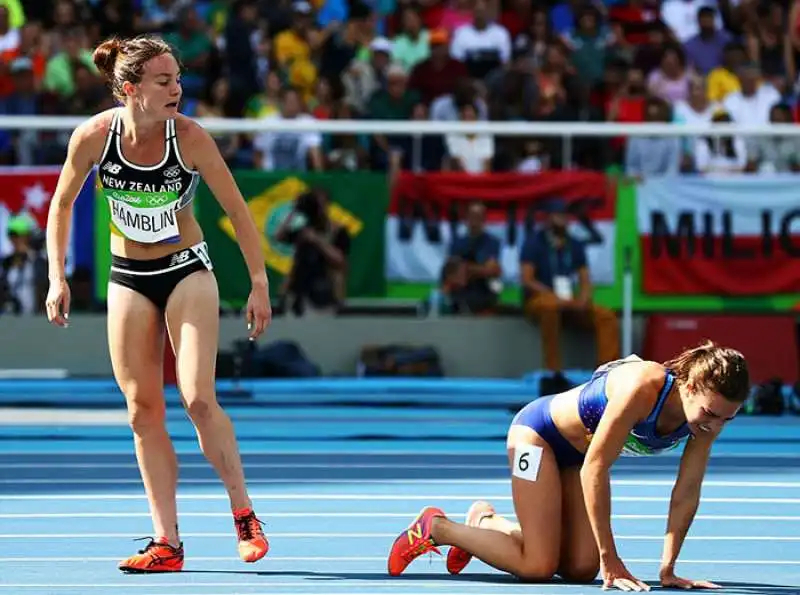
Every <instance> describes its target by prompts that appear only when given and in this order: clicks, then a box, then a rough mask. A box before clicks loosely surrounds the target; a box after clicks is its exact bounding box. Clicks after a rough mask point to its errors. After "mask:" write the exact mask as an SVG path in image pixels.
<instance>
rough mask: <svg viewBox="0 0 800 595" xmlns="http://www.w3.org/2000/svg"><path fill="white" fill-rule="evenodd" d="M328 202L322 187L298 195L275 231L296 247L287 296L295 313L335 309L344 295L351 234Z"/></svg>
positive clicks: (300, 314)
mask: <svg viewBox="0 0 800 595" xmlns="http://www.w3.org/2000/svg"><path fill="white" fill-rule="evenodd" d="M329 205H330V197H329V196H328V194H327V193H326V192H324V191H323V190H320V189H314V190H311V191H309V192H307V193H305V194H303V195H301V196H300V197H298V199H297V202H296V203H295V207H294V209H293V210H292V212H291V213H290V214H289V215H288V216H287V217H286V219H285V220H284V222H283V223H282V224H281V226H280V228H279V229H278V232H277V239H278V241H281V242H288V243H291V244H293V245H294V249H295V251H294V260H293V263H292V270H291V272H290V273H289V281H288V283H287V296H286V297H287V298H288V299H289V301H290V304H289V308H290V311H291V312H293V313H294V314H295V315H297V316H303V315H308V314H310V313H317V314H323V313H327V314H332V313H335V312H336V311H337V310H338V309H339V308H340V307H341V305H342V304H343V303H344V300H345V297H346V286H347V270H348V266H347V265H348V257H349V254H350V241H351V240H350V234H349V233H348V232H347V229H345V228H344V227H343V226H340V225H337V224H335V223H333V222H332V221H331V220H330V217H329V216H328V208H329Z"/></svg>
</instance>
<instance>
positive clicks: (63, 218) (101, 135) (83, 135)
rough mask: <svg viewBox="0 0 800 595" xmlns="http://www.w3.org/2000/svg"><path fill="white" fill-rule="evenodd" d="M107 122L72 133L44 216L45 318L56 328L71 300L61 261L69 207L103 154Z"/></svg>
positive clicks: (92, 122)
mask: <svg viewBox="0 0 800 595" xmlns="http://www.w3.org/2000/svg"><path fill="white" fill-rule="evenodd" d="M107 120H108V117H107V116H106V114H98V115H97V116H94V117H93V118H91V119H89V120H87V121H86V122H84V123H82V124H81V125H80V126H78V127H77V128H76V129H75V130H74V131H73V132H72V135H71V136H70V140H69V145H68V146H67V158H66V161H65V162H64V165H63V166H62V168H61V173H60V174H59V177H58V183H57V185H56V190H55V193H54V194H53V198H52V200H51V201H50V210H49V212H48V215H47V261H48V267H49V273H48V276H49V279H50V291H49V292H48V299H47V317H48V319H49V320H50V321H51V322H53V323H55V324H57V325H58V326H66V323H67V321H66V317H67V315H68V314H69V300H70V297H69V288H68V287H67V282H66V274H65V272H64V260H65V258H66V253H67V243H68V242H69V229H70V222H71V221H72V206H73V205H74V204H75V200H76V199H77V198H78V193H79V192H80V191H81V188H82V187H83V184H84V182H85V181H86V176H88V175H89V172H90V171H91V170H92V167H93V166H94V163H95V160H96V159H97V158H98V156H99V155H100V152H101V151H102V147H103V143H104V142H105V131H106V129H107V128H108V121H107ZM104 126H105V128H104Z"/></svg>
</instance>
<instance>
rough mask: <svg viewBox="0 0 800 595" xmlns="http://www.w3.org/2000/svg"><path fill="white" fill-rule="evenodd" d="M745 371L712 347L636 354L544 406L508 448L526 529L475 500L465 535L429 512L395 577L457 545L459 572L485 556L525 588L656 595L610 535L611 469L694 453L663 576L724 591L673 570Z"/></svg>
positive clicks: (514, 428) (685, 460) (519, 422)
mask: <svg viewBox="0 0 800 595" xmlns="http://www.w3.org/2000/svg"><path fill="white" fill-rule="evenodd" d="M749 385H750V380H749V374H748V371H747V363H746V361H745V359H744V357H743V356H742V354H741V353H739V352H738V351H735V350H733V349H727V348H723V347H718V346H716V345H714V344H713V343H706V344H705V345H702V346H700V347H696V348H694V349H690V350H688V351H685V352H684V353H682V354H680V355H679V356H678V357H676V358H675V359H674V360H672V361H670V362H667V363H666V364H665V365H661V364H658V363H655V362H649V361H642V360H641V359H639V358H638V357H635V356H632V357H629V358H626V359H624V360H617V361H614V362H611V363H609V364H605V365H604V366H601V367H600V368H598V369H597V371H596V372H595V373H594V375H593V376H592V378H591V380H589V382H587V383H586V384H583V385H581V386H578V387H575V388H573V389H571V390H569V391H566V392H564V393H560V394H558V395H554V396H550V397H545V398H541V399H537V400H535V401H533V402H531V403H530V404H528V405H527V406H525V407H524V408H523V409H522V410H521V411H520V412H519V413H518V414H517V415H516V417H515V418H514V420H513V421H512V422H511V427H510V429H509V432H508V440H507V449H508V457H509V464H510V466H511V475H512V477H511V490H512V494H513V501H514V510H515V512H516V516H517V519H518V521H519V524H515V523H512V522H511V521H509V520H507V519H504V518H503V517H501V516H499V515H497V514H495V513H494V509H493V508H492V507H491V505H490V504H488V503H486V502H476V503H475V504H473V505H472V507H471V508H470V510H469V512H468V513H467V523H466V525H462V524H458V523H454V522H452V521H450V520H448V519H447V518H446V517H445V515H444V513H443V512H442V511H441V510H439V509H437V508H432V507H428V508H425V509H423V511H422V512H421V513H420V515H419V516H418V517H417V518H416V519H415V520H414V522H413V523H412V524H411V525H410V526H409V527H408V528H407V529H406V531H404V532H403V533H402V534H400V536H399V537H398V538H397V540H396V541H395V542H394V544H393V546H392V549H391V553H390V555H389V574H391V575H398V574H400V573H401V572H403V570H405V568H406V567H407V566H408V565H409V564H410V563H411V562H412V561H413V560H414V559H415V558H417V557H418V556H420V555H422V554H424V553H426V552H429V551H436V552H437V553H438V550H437V549H436V547H437V546H438V545H449V546H453V547H451V548H450V551H449V552H448V555H447V569H448V571H449V572H450V573H452V574H458V573H459V572H461V571H462V570H463V569H464V567H465V566H466V565H467V564H468V563H469V561H470V559H471V558H472V556H477V557H478V558H479V559H481V560H483V561H484V562H486V563H487V564H489V565H491V566H493V567H495V568H498V569H500V570H504V571H506V572H509V573H512V574H514V575H516V576H518V577H520V578H523V579H527V580H536V581H542V580H548V579H550V578H551V577H552V576H553V575H554V574H559V575H560V576H561V577H562V578H564V579H565V580H567V581H574V582H588V581H592V580H594V578H595V576H597V573H598V571H599V572H600V573H601V577H602V580H603V586H604V587H617V588H620V589H622V590H625V591H628V590H634V591H641V590H649V587H648V586H647V585H646V584H645V583H643V582H642V581H640V580H638V579H636V578H635V577H634V576H632V575H631V573H630V572H628V570H627V568H625V565H624V564H623V563H622V560H620V558H619V555H618V553H617V549H616V546H615V544H614V538H613V535H612V532H611V490H610V483H609V469H610V467H611V465H612V463H613V462H614V461H615V460H616V459H617V457H618V456H619V455H620V453H621V452H625V453H628V454H635V455H649V454H655V453H658V452H662V451H664V450H668V449H670V448H674V447H676V446H677V445H678V444H679V442H680V441H682V440H683V439H684V438H687V437H690V438H691V439H690V440H689V441H688V443H687V444H686V447H685V449H684V451H683V455H682V458H681V463H680V470H679V471H678V477H677V480H676V482H675V487H674V489H673V491H672V499H671V502H670V510H669V520H668V522H667V532H666V537H665V541H664V552H663V556H662V561H661V569H660V578H661V584H662V585H664V586H674V587H682V588H691V587H701V588H713V587H716V585H714V584H713V583H709V582H707V581H692V580H687V579H683V578H679V577H677V576H676V575H675V562H676V560H677V558H678V552H679V551H680V549H681V545H682V544H683V540H684V538H685V537H686V533H687V531H688V530H689V526H690V525H691V523H692V519H693V518H694V514H695V512H696V511H697V507H698V505H699V503H700V486H701V484H702V481H703V476H704V475H705V470H706V465H707V463H708V457H709V454H710V452H711V444H712V443H713V441H714V439H715V438H716V437H717V436H718V435H719V433H720V431H721V430H722V427H723V426H724V424H725V422H726V421H729V420H730V419H732V418H733V417H734V416H735V415H736V412H737V411H738V410H739V407H740V406H741V404H742V402H743V401H744V400H745V399H746V398H747V394H748V390H749Z"/></svg>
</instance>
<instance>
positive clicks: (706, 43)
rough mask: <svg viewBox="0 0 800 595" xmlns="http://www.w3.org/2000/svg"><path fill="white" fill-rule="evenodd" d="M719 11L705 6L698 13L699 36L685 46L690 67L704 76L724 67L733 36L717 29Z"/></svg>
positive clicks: (691, 39) (692, 38)
mask: <svg viewBox="0 0 800 595" xmlns="http://www.w3.org/2000/svg"><path fill="white" fill-rule="evenodd" d="M716 18H717V11H716V10H715V9H714V7H713V6H703V7H701V8H700V9H699V10H698V11H697V26H698V28H699V29H700V30H699V32H698V33H697V35H695V36H694V37H691V38H690V39H689V40H688V41H687V42H686V43H685V44H684V46H683V49H684V51H685V52H686V59H687V61H688V63H689V65H690V66H691V67H692V68H693V69H694V70H695V71H696V72H697V73H699V74H702V75H703V76H705V75H707V74H708V73H710V72H711V71H712V70H714V69H715V68H717V67H718V66H721V65H722V61H723V57H724V54H725V47H726V46H727V45H728V43H730V41H731V35H730V33H728V31H726V30H724V29H717V23H716Z"/></svg>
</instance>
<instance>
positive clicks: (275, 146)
mask: <svg viewBox="0 0 800 595" xmlns="http://www.w3.org/2000/svg"><path fill="white" fill-rule="evenodd" d="M266 119H267V120H298V121H305V122H310V121H313V120H314V118H313V117H312V116H310V115H308V114H307V113H304V111H303V98H302V97H301V96H300V92H299V91H298V90H297V89H295V88H293V87H286V88H284V89H283V90H282V91H281V111H280V113H279V114H276V115H274V116H269V117H268V118H266ZM321 146H322V135H321V134H320V133H319V132H314V131H303V132H292V131H285V132H262V133H260V134H259V135H258V136H256V137H255V139H253V149H254V152H253V162H254V165H255V167H256V168H257V169H262V170H264V171H306V170H308V163H309V161H310V162H311V166H312V167H313V169H315V170H317V171H321V170H322V169H323V160H322V152H321V150H320V148H321Z"/></svg>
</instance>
